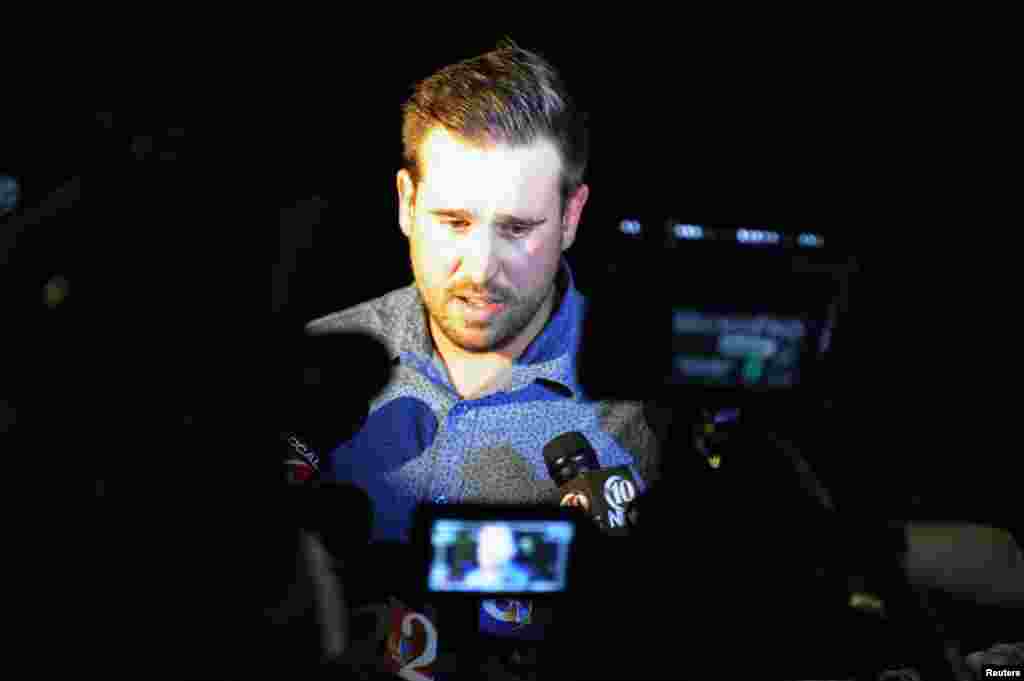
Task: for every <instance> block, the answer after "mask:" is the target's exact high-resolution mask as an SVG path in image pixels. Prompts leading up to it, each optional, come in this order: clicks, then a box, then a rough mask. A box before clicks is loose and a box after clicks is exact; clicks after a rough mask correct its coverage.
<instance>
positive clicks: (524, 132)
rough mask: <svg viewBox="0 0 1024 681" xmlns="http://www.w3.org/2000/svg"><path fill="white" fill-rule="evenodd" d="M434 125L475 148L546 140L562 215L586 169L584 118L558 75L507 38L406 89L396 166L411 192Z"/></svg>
mask: <svg viewBox="0 0 1024 681" xmlns="http://www.w3.org/2000/svg"><path fill="white" fill-rule="evenodd" d="M437 125H442V126H444V127H445V129H447V130H448V131H449V132H450V133H452V134H454V135H456V136H458V137H460V138H462V139H464V140H467V141H469V142H470V143H473V144H477V145H485V144H497V143H501V144H507V145H510V146H526V145H530V144H533V142H535V141H536V140H537V139H538V138H546V139H549V140H550V141H551V142H552V143H553V144H554V145H555V148H556V149H557V150H558V152H559V155H560V156H561V160H562V174H561V181H560V186H559V189H560V192H561V199H562V212H563V213H564V211H565V206H566V202H567V201H568V199H569V197H570V196H572V195H573V194H574V193H575V192H576V190H577V189H579V187H580V185H582V184H583V174H584V172H585V171H586V168H587V158H588V154H589V133H588V130H587V115H586V113H585V112H583V111H580V110H579V109H578V108H577V107H576V103H575V101H574V100H573V99H572V97H571V96H570V95H569V92H568V90H567V88H566V87H565V82H564V80H563V78H562V76H561V75H560V74H559V73H558V71H557V70H556V69H555V68H554V67H553V66H552V65H551V64H550V63H549V62H548V61H547V59H545V58H544V57H543V56H542V55H540V54H538V53H536V52H531V51H529V50H525V49H523V48H521V47H519V46H518V45H516V44H515V43H514V42H513V41H512V40H511V39H510V38H505V39H503V40H501V41H500V42H499V43H498V45H497V46H496V49H495V50H493V51H491V52H487V53H486V54H482V55H480V56H478V57H473V58H471V59H466V60H464V61H461V62H458V63H456V64H452V65H450V66H446V67H444V68H442V69H441V70H439V71H437V72H436V73H434V74H433V75H431V76H429V77H428V78H426V79H424V80H422V81H420V82H418V83H416V84H415V85H414V86H413V93H412V95H411V96H410V97H409V99H408V100H406V102H405V103H404V104H403V105H402V167H403V168H405V169H406V170H407V171H408V172H409V175H410V176H411V178H412V182H413V186H414V187H419V183H420V181H421V180H422V179H423V175H422V169H421V167H420V163H419V150H420V146H421V144H422V143H423V139H424V137H425V136H426V134H427V132H428V131H430V130H431V129H432V128H434V127H436V126H437Z"/></svg>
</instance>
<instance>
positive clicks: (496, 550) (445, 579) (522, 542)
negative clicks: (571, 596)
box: [427, 518, 575, 594]
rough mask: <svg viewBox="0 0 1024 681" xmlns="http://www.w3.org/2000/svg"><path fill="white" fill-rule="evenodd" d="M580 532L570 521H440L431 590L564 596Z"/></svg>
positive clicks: (434, 536) (435, 527)
mask: <svg viewBox="0 0 1024 681" xmlns="http://www.w3.org/2000/svg"><path fill="white" fill-rule="evenodd" d="M574 537H575V527H574V526H573V523H572V522H571V521H569V520H553V519H552V520H504V521H494V520H461V519H452V518H436V519H435V520H434V522H433V524H432V526H431V527H430V544H431V548H432V552H431V553H432V558H431V563H430V572H429V575H428V578H427V590H428V591H430V592H433V593H452V592H461V593H481V594H501V593H509V594H515V593H520V594H521V593H531V592H533V593H563V592H565V591H566V588H567V586H568V570H569V557H570V549H571V545H572V542H573V539H574Z"/></svg>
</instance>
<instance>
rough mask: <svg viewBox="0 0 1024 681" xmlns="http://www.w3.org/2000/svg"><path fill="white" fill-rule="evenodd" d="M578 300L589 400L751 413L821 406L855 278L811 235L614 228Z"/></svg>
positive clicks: (845, 252) (841, 246) (844, 252)
mask: <svg viewBox="0 0 1024 681" xmlns="http://www.w3.org/2000/svg"><path fill="white" fill-rule="evenodd" d="M618 227H619V228H618V230H616V232H615V233H614V234H613V235H612V236H611V237H610V240H609V243H607V244H606V252H608V253H610V254H612V259H611V260H609V262H608V263H607V266H606V273H605V276H603V277H600V278H597V280H596V281H595V282H594V285H593V287H592V289H591V290H590V292H589V295H588V312H587V315H586V319H585V322H584V332H583V342H582V346H581V350H580V360H579V370H580V381H581V383H582V384H583V387H584V389H585V390H586V391H587V392H588V393H589V394H591V395H592V396H593V397H594V398H595V399H659V400H665V401H666V402H667V403H680V402H688V403H693V402H699V403H701V404H702V405H704V406H708V407H714V406H716V405H719V406H730V407H742V406H760V405H764V404H776V405H777V404H779V403H780V400H781V401H786V400H788V399H789V398H795V399H802V398H809V397H812V396H813V397H815V398H817V397H818V396H820V395H821V393H822V389H823V387H824V385H825V383H826V382H827V381H826V377H827V376H828V373H829V367H830V358H831V356H830V349H831V347H832V345H833V340H834V336H835V334H836V332H837V329H838V327H839V322H840V318H841V317H842V316H843V312H844V310H845V308H846V298H847V291H848V287H849V281H850V276H851V274H853V273H854V272H856V270H857V265H856V261H855V259H854V258H853V257H852V256H851V254H850V253H849V250H851V249H850V248H849V245H848V244H846V243H843V242H842V241H841V239H840V237H839V236H838V235H837V236H836V237H834V238H833V237H829V238H828V240H826V237H825V235H823V234H821V233H820V232H815V231H813V230H800V229H788V230H783V229H777V228H772V227H760V226H757V227H751V226H743V225H719V224H716V225H698V224H687V223H684V222H682V221H679V220H675V219H668V220H665V221H663V222H661V223H660V224H658V223H650V222H643V223H642V222H641V221H639V220H623V221H622V222H621V223H620V224H619V226H618Z"/></svg>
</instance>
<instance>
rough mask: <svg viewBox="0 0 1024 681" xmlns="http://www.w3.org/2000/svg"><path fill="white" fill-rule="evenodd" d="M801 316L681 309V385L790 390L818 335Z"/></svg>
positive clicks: (677, 343)
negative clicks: (812, 338) (813, 337)
mask: <svg viewBox="0 0 1024 681" xmlns="http://www.w3.org/2000/svg"><path fill="white" fill-rule="evenodd" d="M811 326H812V324H809V323H808V322H807V321H806V320H804V319H801V318H800V317H798V316H788V315H779V314H756V313H749V312H746V313H744V312H730V311H714V310H709V309H707V308H705V309H697V308H687V307H678V308H676V309H675V310H674V311H673V318H672V374H671V382H672V383H674V384H676V385H685V384H691V385H701V386H721V387H737V388H740V387H742V388H787V387H792V386H794V385H796V384H797V383H798V382H799V380H800V364H801V362H800V359H801V356H802V355H803V354H804V350H805V346H806V343H807V341H808V339H809V337H810V336H811V335H812V334H813V333H814V332H815V329H812V328H811Z"/></svg>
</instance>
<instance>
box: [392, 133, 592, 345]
mask: <svg viewBox="0 0 1024 681" xmlns="http://www.w3.org/2000/svg"><path fill="white" fill-rule="evenodd" d="M420 162H421V164H422V176H423V177H422V181H421V183H420V186H419V191H418V193H417V194H416V196H415V197H414V196H413V190H414V187H413V186H412V182H411V180H410V178H409V175H408V173H406V172H405V171H404V170H403V171H399V173H398V178H397V179H398V191H399V200H400V203H399V205H400V215H399V218H400V222H401V226H402V231H403V233H404V234H405V235H406V237H408V239H409V242H410V256H411V260H412V268H413V274H414V275H415V278H416V285H417V287H418V288H419V291H420V294H421V296H422V297H423V300H424V301H425V303H426V307H427V311H428V313H429V317H430V324H431V330H432V332H433V334H434V338H435V341H436V342H438V343H439V344H440V345H443V346H444V347H446V348H451V349H454V350H456V351H460V352H462V353H466V354H480V353H494V352H503V353H505V354H510V355H512V356H513V357H515V356H518V355H519V354H521V353H522V352H523V350H525V347H526V345H528V344H529V342H530V341H531V340H532V339H533V337H535V336H536V335H537V334H538V333H539V332H540V330H541V329H542V328H543V326H544V324H545V323H546V322H547V318H548V316H549V314H550V312H551V309H552V307H553V303H554V293H555V289H554V282H555V275H556V274H557V272H558V266H559V261H560V258H561V254H562V251H564V250H565V249H567V248H569V246H570V245H572V242H573V240H574V239H575V235H576V225H577V224H578V222H579V217H580V214H581V212H582V209H583V204H584V203H585V202H586V198H587V192H588V189H587V187H586V186H583V187H581V188H580V191H578V192H577V193H576V195H575V196H574V197H572V198H571V199H570V201H569V202H568V206H567V210H566V211H565V216H564V219H563V215H562V211H561V198H560V196H559V177H560V171H561V160H560V158H559V155H558V151H557V149H556V148H555V147H554V145H553V144H551V143H550V142H549V141H547V140H538V141H537V142H535V143H534V144H532V145H530V146H527V147H516V148H512V147H508V146H504V145H496V146H491V147H487V148H480V147H476V146H472V145H469V144H467V143H464V142H462V141H461V140H459V139H456V138H455V137H454V136H452V135H451V134H450V133H448V131H447V130H445V129H444V128H443V127H437V128H434V129H433V130H432V131H431V132H430V133H429V134H428V135H427V136H426V138H425V139H424V141H423V144H422V146H421V149H420ZM413 198H415V202H413ZM466 299H469V302H467V300H466ZM439 334H440V335H442V336H443V338H438V335H439Z"/></svg>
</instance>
